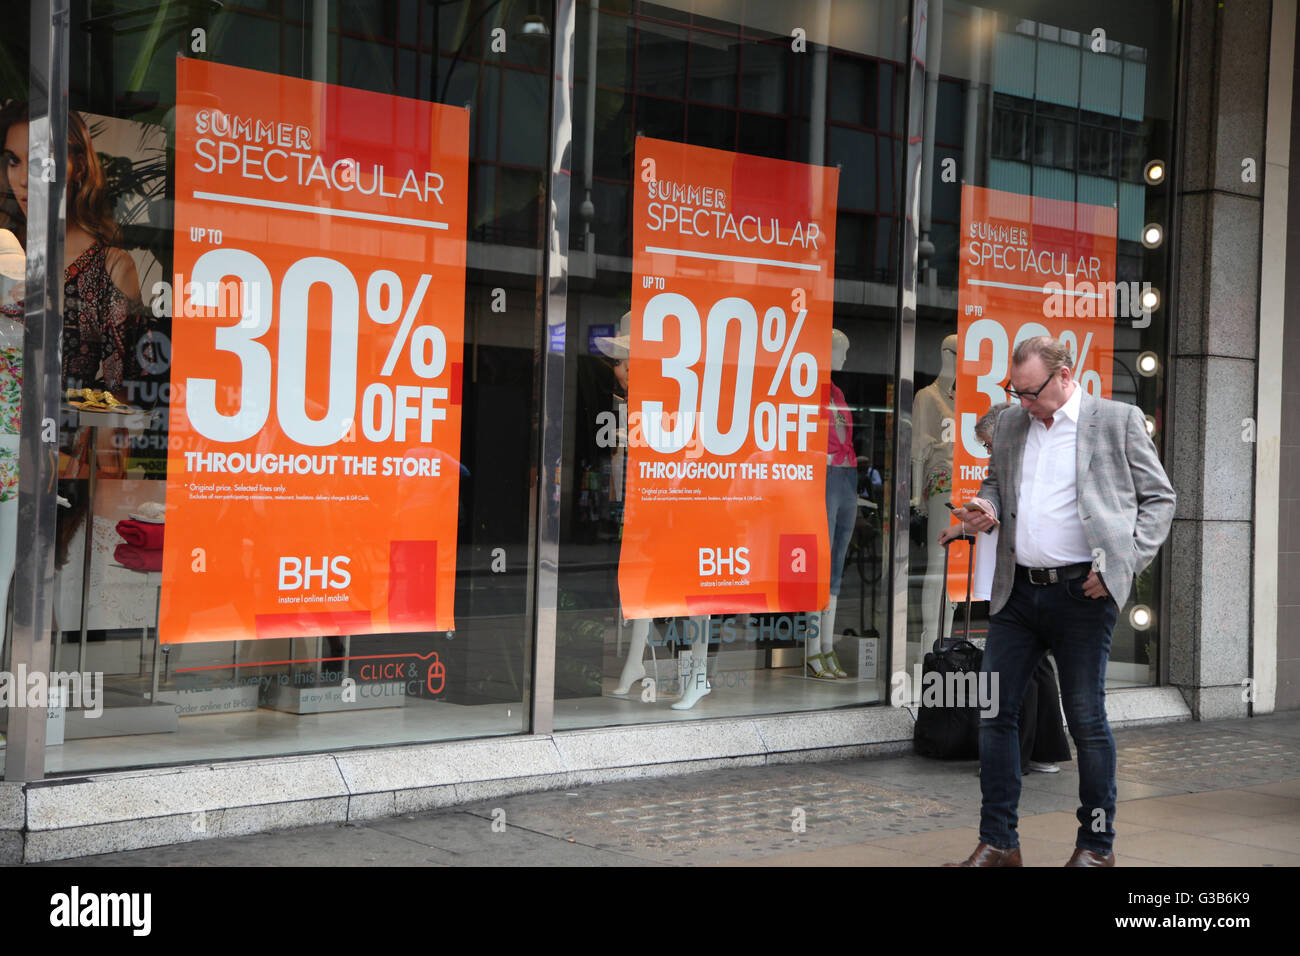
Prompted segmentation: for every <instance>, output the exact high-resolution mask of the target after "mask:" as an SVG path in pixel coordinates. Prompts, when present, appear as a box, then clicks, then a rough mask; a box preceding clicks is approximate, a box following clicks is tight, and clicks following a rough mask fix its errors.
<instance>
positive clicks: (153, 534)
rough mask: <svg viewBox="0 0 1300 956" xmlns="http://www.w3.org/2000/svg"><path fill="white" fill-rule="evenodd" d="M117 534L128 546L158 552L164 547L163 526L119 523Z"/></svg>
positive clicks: (143, 523) (129, 522)
mask: <svg viewBox="0 0 1300 956" xmlns="http://www.w3.org/2000/svg"><path fill="white" fill-rule="evenodd" d="M117 533H118V534H120V535H121V536H122V540H123V541H125V542H126V543H127V544H129V545H132V546H134V547H137V548H144V549H146V550H149V551H158V550H160V549H161V548H162V546H163V526H162V525H161V524H150V523H149V522H147V521H119V522H118V523H117Z"/></svg>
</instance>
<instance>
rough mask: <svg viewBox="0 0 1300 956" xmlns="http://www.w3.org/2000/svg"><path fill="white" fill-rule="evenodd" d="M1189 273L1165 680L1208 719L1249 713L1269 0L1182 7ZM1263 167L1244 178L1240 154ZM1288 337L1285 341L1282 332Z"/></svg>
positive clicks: (1184, 269) (1181, 127)
mask: <svg viewBox="0 0 1300 956" xmlns="http://www.w3.org/2000/svg"><path fill="white" fill-rule="evenodd" d="M1183 11H1184V17H1185V22H1184V24H1183V29H1182V41H1181V42H1182V51H1181V62H1182V75H1181V88H1180V94H1181V104H1180V109H1179V115H1178V116H1177V117H1176V122H1177V124H1178V131H1179V133H1180V135H1181V148H1180V150H1179V155H1178V156H1176V157H1174V161H1175V163H1177V167H1176V168H1175V169H1174V170H1173V172H1174V178H1173V182H1175V183H1176V184H1177V193H1176V195H1175V196H1174V205H1175V208H1176V209H1177V214H1178V221H1177V229H1176V234H1175V239H1176V242H1177V243H1178V245H1177V263H1178V273H1177V277H1176V282H1177V289H1176V293H1177V294H1176V297H1175V300H1174V303H1173V304H1174V308H1175V309H1176V314H1175V315H1173V316H1172V317H1171V318H1172V321H1173V333H1172V334H1173V341H1172V343H1171V347H1170V353H1171V361H1172V369H1171V375H1172V379H1171V388H1172V393H1171V398H1172V402H1171V405H1170V409H1169V411H1170V419H1171V425H1170V432H1169V440H1168V444H1167V446H1166V449H1165V455H1166V467H1167V469H1168V471H1169V476H1170V479H1171V480H1172V482H1173V484H1174V487H1175V489H1176V490H1177V492H1178V508H1177V511H1176V513H1175V516H1174V526H1173V531H1172V533H1171V535H1170V539H1169V542H1168V543H1167V544H1166V549H1167V551H1168V553H1169V555H1170V562H1169V570H1170V574H1169V575H1168V578H1169V583H1168V585H1167V587H1168V595H1169V605H1168V620H1167V621H1166V622H1165V624H1164V631H1165V634H1166V635H1167V640H1166V642H1165V643H1166V647H1167V659H1166V662H1165V666H1164V668H1163V669H1164V674H1165V679H1166V680H1167V681H1168V683H1170V684H1171V685H1173V686H1175V687H1177V688H1179V690H1180V691H1181V692H1182V694H1183V696H1184V697H1185V698H1186V700H1187V703H1188V705H1189V706H1190V707H1191V709H1192V713H1193V714H1194V715H1195V716H1196V717H1197V718H1198V719H1202V720H1213V719H1216V718H1222V717H1239V716H1245V715H1246V713H1247V702H1246V695H1245V694H1244V693H1243V681H1244V680H1245V678H1246V677H1248V676H1249V675H1250V673H1251V671H1250V661H1251V600H1250V595H1251V582H1252V541H1253V517H1254V466H1255V449H1256V446H1255V444H1254V443H1253V441H1251V440H1244V439H1243V429H1244V428H1245V426H1244V425H1243V423H1244V422H1245V421H1246V420H1248V419H1249V420H1250V421H1252V422H1253V421H1254V418H1255V414H1256V412H1255V395H1256V378H1257V369H1256V356H1257V354H1258V348H1259V342H1258V329H1259V325H1258V323H1259V293H1260V239H1261V224H1262V218H1263V217H1262V195H1263V192H1262V186H1263V183H1262V180H1263V178H1264V166H1265V163H1264V130H1265V109H1266V105H1267V104H1266V100H1267V89H1268V57H1267V51H1268V50H1269V27H1270V12H1271V5H1270V3H1269V2H1268V0H1233V2H1232V3H1230V4H1226V5H1224V4H1220V3H1217V2H1216V0H1189V2H1187V3H1185V4H1184V6H1183ZM1246 159H1251V160H1253V161H1254V175H1253V180H1254V181H1249V180H1250V179H1251V178H1252V177H1250V176H1249V175H1248V176H1247V179H1246V180H1243V165H1242V163H1243V160H1246ZM1277 345H1278V347H1280V345H1281V343H1277Z"/></svg>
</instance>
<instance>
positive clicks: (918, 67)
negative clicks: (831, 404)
mask: <svg viewBox="0 0 1300 956" xmlns="http://www.w3.org/2000/svg"><path fill="white" fill-rule="evenodd" d="M926 10H927V4H926V0H912V3H911V13H910V16H909V18H908V59H907V70H908V75H907V79H906V82H907V87H906V96H905V98H904V102H903V122H904V123H906V124H907V127H906V130H905V136H906V143H907V148H906V149H905V150H904V151H903V164H904V166H903V170H902V176H901V177H900V180H901V182H900V185H901V187H902V197H901V198H902V208H901V210H900V211H901V213H902V215H901V216H900V217H899V238H900V243H899V245H900V248H899V262H898V349H897V354H896V364H895V371H896V376H897V378H896V381H897V383H898V387H897V388H896V389H895V391H894V400H895V402H896V403H897V412H896V414H895V416H894V422H895V424H894V516H893V518H894V530H893V534H892V535H891V542H890V546H891V548H892V555H893V560H892V565H893V569H894V581H893V592H892V594H891V597H890V608H889V613H890V615H891V626H890V653H889V667H890V669H891V670H893V671H896V670H901V669H903V668H905V667H906V666H907V610H908V600H907V597H908V579H909V576H910V568H909V560H908V543H909V542H910V541H911V534H910V525H911V503H912V397H913V393H914V391H915V380H916V295H917V264H918V262H919V261H920V241H921V236H920V232H919V228H920V202H921V176H922V175H923V172H924V171H923V170H922V169H921V150H922V142H921V139H922V136H923V131H924V123H925V70H926V65H922V63H921V61H920V60H919V59H918V57H921V56H924V54H925V34H924V33H923V32H921V33H918V24H920V23H922V22H924V18H925V16H926Z"/></svg>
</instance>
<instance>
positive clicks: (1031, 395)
mask: <svg viewBox="0 0 1300 956" xmlns="http://www.w3.org/2000/svg"><path fill="white" fill-rule="evenodd" d="M1057 371H1058V372H1059V371H1060V369H1057ZM1054 378H1056V372H1053V373H1052V374H1051V375H1049V376H1047V380H1046V381H1045V382H1043V384H1042V385H1039V386H1038V387H1037V388H1036V389H1034V390H1033V391H1032V392H1031V391H1024V392H1019V391H1016V390H1015V389H1014V388H1012V387H1011V384H1010V381H1009V380H1008V384H1007V385H1006V386H1005V388H1006V392H1007V395H1009V396H1010V397H1011V400H1012V401H1013V402H1018V401H1020V400H1021V399H1022V398H1027V399H1029V400H1030V401H1031V402H1032V401H1035V400H1036V399H1037V398H1038V396H1039V395H1040V394H1041V393H1042V391H1043V389H1045V388H1047V386H1048V385H1050V384H1051V382H1052V379H1054Z"/></svg>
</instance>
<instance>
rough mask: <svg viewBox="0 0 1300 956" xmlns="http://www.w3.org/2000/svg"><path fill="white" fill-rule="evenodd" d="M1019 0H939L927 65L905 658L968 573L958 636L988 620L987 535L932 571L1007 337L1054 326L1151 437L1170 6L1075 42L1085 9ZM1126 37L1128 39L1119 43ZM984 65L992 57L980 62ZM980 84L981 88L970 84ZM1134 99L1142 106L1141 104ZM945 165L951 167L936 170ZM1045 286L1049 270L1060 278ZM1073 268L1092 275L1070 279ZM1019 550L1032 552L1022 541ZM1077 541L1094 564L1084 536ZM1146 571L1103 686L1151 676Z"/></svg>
mask: <svg viewBox="0 0 1300 956" xmlns="http://www.w3.org/2000/svg"><path fill="white" fill-rule="evenodd" d="M1013 6H1015V5H1012V4H1003V3H997V2H994V3H984V4H980V5H979V6H978V8H977V7H976V6H972V5H965V4H956V5H954V4H945V6H944V20H943V31H944V42H943V46H942V51H943V59H942V60H941V62H938V63H930V64H927V65H928V66H929V67H930V68H931V69H933V70H935V71H937V72H938V73H939V75H940V76H941V77H942V81H941V83H940V84H939V87H940V89H939V95H938V96H937V98H936V100H935V103H934V109H935V110H936V116H935V130H936V133H935V137H936V143H937V145H936V148H935V149H934V162H935V167H934V169H932V170H931V171H930V178H929V182H930V185H931V190H930V195H929V196H928V197H923V199H922V201H923V204H924V205H923V208H922V209H921V218H922V222H923V223H926V222H928V224H929V225H928V231H927V233H926V234H925V235H923V236H922V250H923V255H924V254H925V251H926V250H927V247H929V249H932V250H933V251H932V252H931V253H930V255H929V258H928V260H926V261H923V262H922V271H921V274H920V276H919V277H918V279H919V286H920V288H919V291H918V327H917V340H916V358H915V369H916V376H915V378H916V398H915V403H914V405H913V416H914V418H913V423H912V455H913V460H912V463H911V467H912V476H913V499H912V529H913V536H912V542H911V548H910V553H909V567H910V570H911V588H910V596H909V604H908V631H909V641H910V643H909V652H908V661H907V665H908V667H909V668H911V667H912V666H914V665H917V664H919V662H920V660H921V656H922V655H923V654H924V653H925V652H926V651H928V650H930V648H931V647H932V645H933V644H934V642H935V641H936V639H939V638H954V637H958V638H959V637H962V636H964V635H966V633H967V631H966V622H965V608H966V598H967V581H968V577H967V575H968V573H971V580H972V583H973V586H974V596H975V597H976V598H977V600H975V601H974V602H973V605H972V612H973V613H972V619H971V624H970V631H969V634H970V636H971V637H973V638H976V639H982V638H983V637H984V636H985V635H986V634H987V631H988V626H989V624H988V619H989V614H988V612H989V607H990V605H989V603H988V599H989V598H990V596H992V595H991V592H990V586H989V585H990V582H989V581H988V580H987V579H986V575H989V576H991V567H992V565H991V563H986V562H988V558H980V557H979V555H980V550H981V549H984V554H985V555H992V553H993V552H992V549H993V548H994V547H996V545H995V544H993V543H991V542H993V541H994V539H992V538H989V537H986V536H984V535H980V536H979V537H978V541H977V544H976V555H977V561H976V564H975V566H974V568H973V569H972V565H971V562H970V559H969V545H968V544H967V543H963V542H960V541H959V542H956V543H954V544H952V545H951V546H950V547H949V549H948V551H949V558H950V560H949V562H948V570H947V579H946V583H945V578H944V566H945V565H944V561H945V549H944V547H943V546H942V545H941V544H940V543H939V542H938V538H939V535H940V532H942V531H943V530H944V529H945V528H948V527H949V526H950V525H953V524H954V520H953V518H952V517H951V516H950V514H949V512H948V506H949V504H952V505H960V504H962V503H963V502H966V501H968V500H969V499H970V498H972V497H973V496H975V495H976V493H977V491H978V489H979V487H980V485H981V481H982V480H983V478H984V476H985V474H986V470H987V466H988V463H989V455H988V452H987V451H986V450H985V448H984V447H983V445H982V444H981V443H980V437H981V436H980V435H977V427H979V428H980V432H981V434H982V433H983V432H984V431H986V430H987V429H986V427H985V426H988V424H989V423H988V421H985V426H979V423H980V422H981V421H982V420H984V419H985V416H986V413H988V412H989V410H990V407H991V406H996V405H1000V404H1001V403H1002V402H1003V401H1004V400H1005V399H1006V398H1007V394H1006V391H1005V385H1006V383H1007V380H1008V376H1009V374H1010V353H1011V351H1012V349H1013V348H1014V346H1015V344H1016V343H1017V342H1018V341H1019V340H1020V339H1023V338H1027V337H1029V336H1032V335H1035V334H1042V333H1044V332H1046V333H1050V334H1053V335H1056V336H1058V337H1059V338H1061V339H1062V340H1063V341H1064V342H1065V343H1066V344H1067V346H1068V347H1069V348H1070V349H1071V356H1072V358H1071V363H1070V372H1071V376H1072V381H1076V382H1077V383H1078V387H1082V388H1083V389H1084V390H1085V391H1086V392H1087V394H1088V395H1090V396H1101V397H1106V398H1112V399H1116V400H1119V401H1124V402H1130V403H1133V404H1136V405H1138V406H1139V407H1140V408H1141V409H1142V410H1143V412H1144V415H1145V417H1146V418H1147V421H1148V424H1149V430H1150V431H1151V433H1152V437H1153V439H1154V440H1155V444H1156V448H1157V449H1159V448H1160V447H1161V438H1162V435H1161V427H1160V426H1161V422H1162V420H1163V415H1162V409H1163V407H1164V402H1165V399H1166V396H1165V393H1164V385H1163V377H1162V375H1161V374H1160V373H1159V372H1157V374H1155V375H1152V376H1150V377H1144V376H1141V375H1139V374H1137V373H1136V371H1135V368H1136V366H1135V359H1136V357H1137V355H1138V354H1140V353H1142V352H1144V351H1150V352H1153V353H1154V354H1155V355H1157V356H1162V355H1164V354H1165V348H1166V344H1167V343H1166V325H1165V316H1164V313H1163V310H1161V309H1157V310H1156V311H1155V312H1154V313H1151V314H1146V315H1144V314H1142V313H1141V311H1140V308H1138V309H1131V308H1130V307H1129V303H1130V302H1131V301H1132V300H1133V299H1135V298H1136V292H1137V290H1138V288H1140V284H1141V283H1149V284H1150V285H1151V286H1153V287H1155V288H1157V289H1162V288H1165V287H1167V286H1168V276H1169V273H1168V246H1169V243H1165V244H1164V245H1163V246H1161V247H1159V248H1155V249H1147V248H1145V247H1144V246H1143V245H1142V244H1141V242H1140V230H1141V227H1142V224H1143V223H1145V222H1148V221H1157V222H1162V221H1163V222H1167V220H1168V212H1167V209H1168V207H1167V204H1166V203H1167V200H1166V196H1165V194H1164V191H1163V190H1162V189H1159V188H1152V187H1148V186H1147V185H1146V184H1145V182H1144V181H1143V179H1142V168H1143V166H1144V165H1145V163H1146V162H1147V161H1148V160H1150V159H1152V158H1157V157H1158V158H1165V157H1168V156H1169V155H1170V148H1171V142H1170V133H1169V131H1170V120H1171V117H1172V111H1171V101H1172V89H1173V87H1172V77H1173V75H1174V74H1173V70H1172V69H1171V68H1170V64H1169V57H1170V55H1171V52H1172V50H1173V49H1174V44H1173V43H1172V36H1173V34H1172V31H1171V16H1170V9H1169V5H1155V6H1153V7H1152V8H1151V10H1150V11H1149V12H1150V15H1149V16H1147V17H1145V18H1143V19H1142V20H1140V21H1138V20H1132V21H1129V22H1128V23H1126V24H1125V25H1123V26H1122V27H1119V28H1117V29H1116V30H1114V31H1110V30H1108V31H1107V33H1108V37H1109V39H1110V40H1111V41H1112V42H1111V43H1110V44H1109V45H1108V50H1107V51H1106V52H1105V53H1093V52H1091V49H1090V47H1088V45H1087V44H1088V43H1089V42H1090V40H1089V38H1090V34H1091V30H1092V25H1091V24H1090V23H1089V22H1087V16H1086V15H1083V14H1082V13H1081V12H1079V13H1077V14H1076V12H1075V11H1073V10H1072V9H1071V8H1069V7H1067V6H1066V5H1059V4H1058V5H1055V6H1054V7H1053V8H1052V11H1051V12H1050V14H1048V13H1044V16H1047V17H1048V21H1049V22H1037V21H1029V20H1021V19H1018V18H1017V17H1016V16H1013V15H1011V14H1010V12H1009V11H1010V10H1011V8H1012V7H1013ZM981 24H982V26H981ZM977 26H978V28H977ZM1035 37H1037V39H1034V38H1035ZM1121 49H1136V50H1140V51H1141V54H1140V55H1139V56H1138V57H1136V58H1135V60H1128V59H1122V58H1121V57H1120V55H1119V51H1120V50H1121ZM1147 55H1150V56H1151V57H1154V58H1155V59H1156V60H1157V61H1158V62H1159V66H1158V68H1154V67H1153V68H1149V69H1148V68H1145V67H1144V68H1143V69H1142V70H1141V71H1140V74H1139V70H1138V69H1136V68H1135V67H1134V63H1135V62H1137V64H1138V66H1142V61H1143V60H1144V59H1145V57H1146V56H1147ZM989 63H992V70H991V72H990V71H989V70H988V69H987V68H986V67H981V71H982V72H978V73H977V72H976V71H975V69H974V67H973V65H976V64H989ZM977 80H978V82H979V83H980V84H981V86H980V87H979V88H977V89H975V92H976V94H977V95H975V96H968V95H967V94H968V93H969V92H970V91H971V90H972V83H973V82H976V81H977ZM1130 84H1134V88H1132V89H1131V88H1130ZM990 86H991V89H987V87H990ZM1137 87H1140V89H1138V88H1137ZM1134 103H1137V104H1139V105H1140V106H1142V108H1141V109H1139V110H1138V112H1137V115H1133V114H1132V109H1133V104H1134ZM1143 104H1144V106H1143ZM1143 109H1144V110H1145V112H1143ZM990 112H991V115H990ZM986 129H987V131H988V145H987V153H984V152H983V151H982V143H983V135H984V134H983V131H984V130H986ZM949 162H951V163H952V164H953V166H954V167H955V168H956V170H957V171H958V175H957V176H956V177H952V176H945V175H944V174H943V165H944V164H945V163H949ZM1030 197H1032V202H1031V198H1030ZM1052 263H1055V265H1053V264H1052ZM1039 266H1041V268H1039ZM1049 282H1057V283H1060V284H1061V285H1060V286H1059V287H1060V288H1062V294H1061V295H1059V296H1056V295H1055V294H1054V293H1053V291H1052V290H1053V288H1054V287H1052V286H1048V283H1049ZM1067 282H1068V283H1071V284H1070V285H1068V286H1067V285H1065V284H1066V283H1067ZM1075 282H1080V283H1082V282H1091V283H1093V285H1092V286H1091V288H1088V287H1085V286H1082V285H1080V286H1079V287H1078V291H1077V293H1076V292H1074V291H1070V292H1069V293H1068V294H1066V291H1065V290H1066V289H1068V290H1074V289H1075V286H1074V285H1073V284H1072V283H1075ZM1129 283H1137V284H1138V285H1134V286H1130V285H1129ZM1098 290H1100V291H1098ZM1130 293H1132V294H1130ZM1067 298H1068V299H1069V300H1070V301H1069V304H1068V305H1065V304H1064V301H1063V300H1064V299H1067ZM1094 302H1095V303H1096V308H1095V309H1094V308H1092V306H1093V303H1094ZM1034 384H1037V383H1034ZM1026 387H1028V386H1026ZM1011 417H1012V418H1014V417H1015V416H1014V414H1013V415H1012V416H1011ZM1020 502H1021V504H1023V503H1024V493H1023V488H1022V494H1021V499H1020ZM1003 504H1004V507H1005V508H1008V509H1014V508H1018V507H1020V505H1017V504H1015V503H1007V502H1004V503H1003ZM1076 524H1077V523H1076ZM1016 546H1017V547H1018V548H1019V550H1020V551H1021V552H1024V551H1026V550H1027V549H1026V548H1025V547H1024V542H1023V541H1021V540H1019V538H1018V540H1017V542H1016ZM1028 553H1030V554H1032V553H1034V552H1033V550H1032V548H1030V549H1028ZM1071 554H1073V558H1074V559H1083V558H1086V559H1088V560H1092V559H1091V557H1090V555H1089V552H1088V550H1087V549H1085V550H1084V551H1082V552H1081V553H1080V552H1071ZM1069 556H1070V555H1067V557H1069ZM1017 560H1018V561H1019V558H1017ZM1056 563H1058V564H1066V563H1071V562H1068V561H1066V560H1065V559H1064V558H1063V559H1061V560H1060V561H1057V562H1056ZM1121 563H1122V562H1121ZM972 571H973V573H972ZM1111 574H1112V575H1114V574H1115V569H1114V568H1112V572H1111ZM1158 575H1159V563H1158V562H1156V563H1153V564H1152V565H1151V566H1150V567H1148V568H1147V569H1146V570H1144V571H1142V573H1140V574H1138V575H1137V576H1136V580H1135V581H1134V582H1133V588H1132V592H1131V594H1130V595H1129V597H1128V601H1127V603H1126V605H1125V607H1124V608H1123V610H1122V613H1120V615H1119V623H1118V625H1117V626H1116V628H1115V631H1114V636H1113V640H1112V644H1111V654H1110V663H1109V668H1108V671H1107V683H1108V686H1111V687H1117V686H1126V685H1129V684H1135V683H1136V684H1146V683H1152V682H1154V680H1155V674H1156V657H1155V650H1156V647H1157V645H1158V634H1157V632H1156V629H1155V628H1148V629H1147V630H1145V631H1141V632H1139V631H1137V630H1135V629H1134V627H1133V625H1132V623H1131V621H1130V617H1129V611H1130V610H1131V609H1132V608H1134V607H1145V608H1147V609H1148V610H1150V609H1153V608H1155V607H1156V602H1157V595H1158V594H1159V590H1158ZM1102 577H1103V579H1104V578H1105V574H1104V573H1103V575H1102ZM1111 580H1112V582H1119V581H1120V578H1118V577H1114V576H1112V578H1111ZM1117 586H1120V585H1119V584H1117ZM980 598H982V600H981V599H980Z"/></svg>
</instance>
